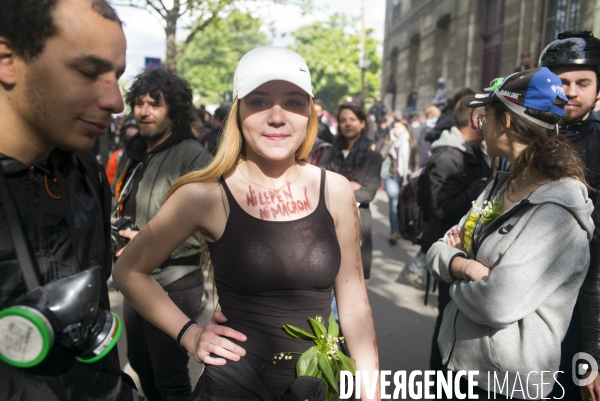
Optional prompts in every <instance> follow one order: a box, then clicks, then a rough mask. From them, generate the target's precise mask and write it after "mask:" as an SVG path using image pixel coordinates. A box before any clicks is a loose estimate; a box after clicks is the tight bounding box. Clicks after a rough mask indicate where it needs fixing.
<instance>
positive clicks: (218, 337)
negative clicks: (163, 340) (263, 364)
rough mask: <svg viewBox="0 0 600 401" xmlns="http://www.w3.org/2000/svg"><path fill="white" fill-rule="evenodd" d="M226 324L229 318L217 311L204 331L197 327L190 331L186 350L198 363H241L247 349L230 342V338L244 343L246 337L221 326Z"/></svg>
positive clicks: (186, 339)
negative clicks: (229, 361)
mask: <svg viewBox="0 0 600 401" xmlns="http://www.w3.org/2000/svg"><path fill="white" fill-rule="evenodd" d="M225 322H227V318H226V317H225V316H224V315H223V313H222V312H220V311H217V312H215V314H214V315H213V316H212V318H211V319H210V321H209V322H208V324H207V325H206V327H204V330H202V329H201V328H199V327H198V326H195V327H194V328H192V329H191V330H190V333H189V335H186V336H185V337H184V338H183V342H184V344H183V345H184V347H185V349H186V350H188V351H189V352H190V353H191V354H192V355H193V356H194V358H195V359H196V361H198V362H203V363H205V364H207V365H225V363H226V362H227V361H226V360H227V359H229V360H231V361H239V360H240V358H241V357H243V356H244V355H246V350H245V349H243V348H242V347H240V346H239V345H237V344H234V343H233V342H232V341H230V340H228V338H232V339H234V340H237V341H241V342H244V341H246V336H245V335H243V334H242V333H240V332H239V331H237V330H234V329H232V328H231V327H226V326H221V325H220V323H225ZM192 330H193V332H192ZM211 354H213V356H211ZM218 357H220V358H218Z"/></svg>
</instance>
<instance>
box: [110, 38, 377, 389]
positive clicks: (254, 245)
mask: <svg viewBox="0 0 600 401" xmlns="http://www.w3.org/2000/svg"><path fill="white" fill-rule="evenodd" d="M233 95H234V99H235V100H234V103H233V106H232V109H231V112H230V117H229V119H228V122H227V125H226V126H225V128H224V132H223V137H222V140H221V143H220V144H219V147H218V151H217V154H216V155H215V158H214V160H213V162H212V163H211V164H210V165H209V166H208V167H207V168H205V169H203V170H200V171H196V172H193V173H190V174H188V175H186V176H184V177H182V178H180V179H179V180H178V181H176V182H175V183H174V184H173V186H172V188H171V190H170V192H169V194H168V195H167V200H166V201H165V204H164V206H163V207H162V209H161V210H160V212H159V213H158V214H157V215H156V217H155V218H154V219H153V220H152V221H151V222H150V223H149V224H148V225H147V226H146V227H145V228H144V229H143V230H142V231H141V232H140V234H139V235H137V236H136V238H135V239H134V240H132V241H131V243H130V244H129V245H128V246H127V249H126V250H125V251H124V252H123V254H122V255H121V257H120V258H119V260H118V262H117V264H116V266H115V271H114V273H113V276H114V279H115V282H116V284H117V286H118V287H119V289H120V290H121V291H122V292H123V294H124V295H125V297H126V298H127V299H128V300H129V301H130V302H131V304H132V305H133V306H134V308H136V309H137V310H138V311H139V312H140V313H141V314H142V315H143V316H144V317H145V318H146V319H148V320H149V321H150V322H152V323H153V324H155V325H156V326H157V327H159V328H160V329H162V330H163V331H165V332H166V333H167V334H169V335H170V336H171V337H173V339H174V340H177V341H178V342H179V344H180V345H181V346H182V347H184V348H185V349H186V350H188V351H189V352H190V353H192V354H193V355H194V357H195V358H196V360H198V361H199V362H204V363H205V364H206V367H205V370H204V373H203V375H202V377H201V378H200V381H199V382H198V385H197V386H196V389H195V391H194V396H195V397H196V398H195V399H198V400H200V399H213V398H215V397H218V398H219V399H241V398H246V399H248V398H249V399H272V398H274V397H280V396H282V395H283V394H284V393H285V392H286V390H287V389H288V387H289V386H290V384H291V383H292V382H293V380H294V378H295V365H296V362H297V357H296V356H295V357H294V358H293V359H292V360H288V358H285V359H282V360H278V361H277V363H276V364H273V356H274V354H277V353H280V352H300V353H301V352H304V351H305V350H307V349H308V348H310V347H311V346H312V345H314V343H312V342H311V341H306V340H299V339H296V338H293V337H291V336H289V335H288V334H286V333H285V332H284V331H283V329H282V324H284V323H287V324H292V325H295V326H299V327H301V328H303V329H304V330H306V331H308V332H311V329H310V327H309V325H308V322H307V318H308V317H309V316H310V317H313V318H314V317H315V316H317V315H321V316H323V317H325V319H326V318H327V317H328V316H329V315H330V312H331V308H330V304H331V289H332V286H333V287H335V292H336V295H337V299H338V305H339V316H340V323H341V325H342V328H343V330H344V336H345V341H346V343H347V345H348V348H349V350H350V353H351V356H352V358H353V359H355V360H356V363H357V369H360V370H367V371H374V370H376V369H377V368H378V356H377V340H376V337H375V329H374V323H373V315H372V312H371V307H370V305H369V300H368V297H367V293H366V289H365V282H364V279H363V274H362V266H361V257H360V248H359V240H358V235H359V233H358V217H357V210H356V203H355V200H354V197H353V193H352V188H351V186H350V184H349V182H348V181H347V180H346V179H345V178H343V177H342V176H340V175H337V174H334V173H330V172H327V173H326V172H325V170H322V169H319V168H317V167H315V166H312V165H310V164H308V163H306V162H305V160H306V158H307V157H308V155H309V152H310V150H311V147H312V145H313V143H314V140H315V136H316V133H317V127H318V123H317V118H316V113H315V109H314V104H313V100H312V96H313V95H312V87H311V80H310V73H309V70H308V67H307V65H306V63H305V62H304V60H303V59H302V57H300V56H299V55H298V54H297V53H295V52H293V51H291V50H288V49H285V48H281V47H263V48H258V49H255V50H252V51H251V52H249V53H248V54H246V55H245V56H244V57H243V58H242V59H241V60H240V62H239V64H238V67H237V69H236V72H235V76H234V85H233ZM194 231H200V232H201V233H202V235H203V236H204V237H205V238H206V241H207V242H208V245H209V249H210V254H211V259H212V263H213V266H214V277H215V282H216V288H217V293H218V296H219V304H220V306H221V310H222V312H217V313H216V314H215V315H214V316H213V318H212V319H211V321H210V322H209V323H208V324H207V326H206V327H204V328H201V327H199V326H198V325H197V324H196V323H195V322H193V321H188V320H189V319H188V318H186V316H185V315H184V314H183V313H182V312H181V311H180V310H179V309H178V308H177V307H176V306H175V305H174V304H173V303H172V302H171V301H170V299H169V297H168V296H166V294H165V293H164V291H162V289H161V288H160V286H159V285H158V284H157V283H156V282H155V281H154V280H153V279H152V277H151V275H150V273H151V272H152V271H153V270H154V269H155V268H156V267H157V266H159V265H160V263H161V261H162V260H164V259H166V258H167V257H168V255H170V254H171V252H173V250H175V249H176V248H177V246H178V245H179V244H180V243H181V242H183V241H184V239H185V238H187V237H188V236H189V235H190V234H191V233H193V232H194ZM369 377H371V376H369ZM363 387H364V386H363ZM363 397H364V398H366V394H365V393H364V392H363ZM375 397H376V398H378V397H379V396H378V395H376V396H375Z"/></svg>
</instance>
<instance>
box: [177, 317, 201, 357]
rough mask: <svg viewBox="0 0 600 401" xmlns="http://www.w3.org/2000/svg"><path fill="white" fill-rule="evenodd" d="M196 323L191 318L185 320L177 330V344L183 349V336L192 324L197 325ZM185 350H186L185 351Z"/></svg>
mask: <svg viewBox="0 0 600 401" xmlns="http://www.w3.org/2000/svg"><path fill="white" fill-rule="evenodd" d="M197 325H198V323H196V322H195V321H193V320H190V321H189V322H187V323H186V324H185V325H184V326H183V327H182V328H181V330H180V331H179V334H178V335H177V345H179V346H180V347H181V348H182V349H184V350H185V348H184V346H183V337H184V336H185V335H186V334H187V332H188V331H189V330H190V329H191V328H192V326H197ZM186 352H187V351H186Z"/></svg>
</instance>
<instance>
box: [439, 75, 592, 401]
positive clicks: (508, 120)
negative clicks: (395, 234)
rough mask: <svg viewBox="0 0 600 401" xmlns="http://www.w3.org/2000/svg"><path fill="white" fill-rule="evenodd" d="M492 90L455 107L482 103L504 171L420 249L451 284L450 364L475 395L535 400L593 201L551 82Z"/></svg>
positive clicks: (529, 79)
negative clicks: (561, 127) (560, 126)
mask: <svg viewBox="0 0 600 401" xmlns="http://www.w3.org/2000/svg"><path fill="white" fill-rule="evenodd" d="M491 89H492V92H491V93H490V94H489V95H488V94H485V95H476V96H475V97H472V98H470V99H466V100H465V103H466V104H468V105H469V107H481V106H485V107H486V109H485V110H486V114H485V115H481V116H480V117H479V118H478V123H479V128H480V129H481V130H482V131H483V134H484V137H485V141H486V143H487V149H488V154H489V155H490V156H494V157H505V158H507V159H508V160H509V161H510V162H511V166H512V167H511V170H510V172H507V173H502V172H500V173H498V176H497V177H496V178H495V180H494V181H493V182H492V183H490V184H489V185H488V187H486V189H485V190H484V192H483V193H482V194H481V195H480V196H479V197H478V199H477V200H476V201H474V202H473V207H472V208H471V209H470V210H469V212H468V213H467V214H466V215H465V216H464V217H463V218H462V219H461V221H460V223H459V225H458V226H456V227H454V228H452V229H450V230H449V231H448V232H447V233H446V235H445V236H444V238H442V239H441V240H440V241H438V242H436V243H435V244H433V246H432V247H431V249H430V250H429V252H428V254H427V266H428V269H429V271H430V272H431V274H432V275H433V276H434V277H436V278H438V279H440V280H444V281H446V282H448V283H451V288H450V296H451V298H452V302H451V303H450V304H449V305H448V307H447V308H446V310H445V312H444V319H443V322H442V327H441V331H440V335H439V337H438V344H439V346H440V349H441V352H442V357H443V361H444V364H445V366H446V367H447V369H448V370H449V371H454V372H457V371H461V370H471V371H475V370H476V371H478V374H477V375H476V376H475V380H476V381H477V386H478V387H477V388H476V390H475V393H476V394H481V395H484V396H485V395H487V397H488V398H491V397H492V394H494V395H493V397H495V399H503V397H507V398H508V399H515V398H516V399H540V398H542V397H545V396H546V395H547V394H549V393H550V391H551V390H552V387H553V385H554V379H555V376H556V373H557V370H558V366H559V362H560V344H561V341H562V339H563V337H564V335H565V333H566V331H567V327H568V325H569V320H570V318H571V314H572V311H573V307H574V305H575V301H576V298H577V293H578V291H579V288H580V286H581V284H582V282H583V279H584V277H585V274H586V272H587V268H588V265H589V261H590V257H589V241H590V239H591V238H592V233H593V231H594V224H593V222H592V219H591V216H590V214H591V212H592V210H593V205H592V202H591V201H590V200H589V199H588V197H587V188H586V184H585V175H584V167H583V163H582V161H581V160H580V158H579V157H578V156H577V153H576V151H575V150H574V149H573V148H572V147H569V146H566V144H564V143H563V142H565V139H564V138H563V137H561V136H559V135H557V134H556V132H557V131H556V126H555V124H556V123H557V122H558V121H559V119H560V117H562V116H563V115H564V106H565V104H566V103H567V98H566V97H565V95H564V93H563V91H562V85H561V81H560V79H559V78H558V77H557V76H556V75H554V74H553V73H551V72H550V70H548V69H547V68H541V69H534V70H528V71H524V72H520V73H515V74H513V75H511V76H509V77H508V78H506V79H505V80H502V79H499V80H498V81H496V83H495V85H494V86H493V87H492V88H491ZM463 385H464V383H463ZM480 398H481V397H480Z"/></svg>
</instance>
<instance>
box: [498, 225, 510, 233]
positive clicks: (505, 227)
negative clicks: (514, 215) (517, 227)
mask: <svg viewBox="0 0 600 401" xmlns="http://www.w3.org/2000/svg"><path fill="white" fill-rule="evenodd" d="M512 228H513V225H512V224H508V225H506V226H504V227H502V228H501V229H499V230H498V232H499V233H500V234H508V233H509V231H510V230H512Z"/></svg>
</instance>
